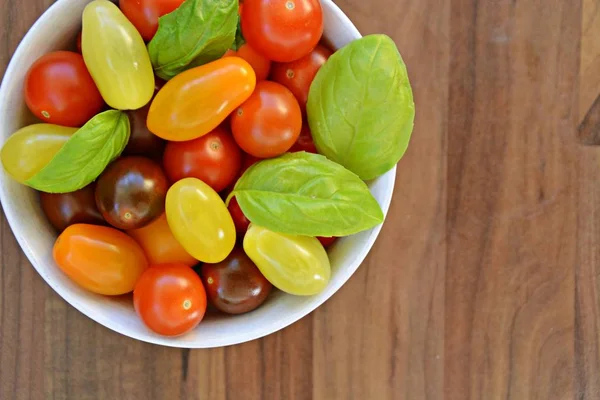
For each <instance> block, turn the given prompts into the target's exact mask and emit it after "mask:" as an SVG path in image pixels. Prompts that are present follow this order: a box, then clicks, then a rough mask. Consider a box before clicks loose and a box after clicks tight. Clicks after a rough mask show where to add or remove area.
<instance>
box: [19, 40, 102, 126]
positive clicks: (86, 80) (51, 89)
mask: <svg viewBox="0 0 600 400" xmlns="http://www.w3.org/2000/svg"><path fill="white" fill-rule="evenodd" d="M25 103H26V104H27V106H28V107H29V109H30V110H31V112H32V113H33V114H34V115H35V116H36V117H38V118H39V119H40V120H42V121H43V122H48V123H51V124H57V125H61V126H70V127H80V126H82V125H83V124H85V123H86V122H87V121H88V120H89V119H90V118H92V117H93V116H94V115H96V114H97V113H99V112H100V111H101V110H102V107H103V106H104V100H102V96H101V95H100V92H99V91H98V88H97V87H96V84H95V83H94V80H93V79H92V76H91V75H90V73H89V72H88V70H87V68H86V65H85V62H84V61H83V57H82V56H81V54H79V53H75V52H72V51H54V52H52V53H48V54H45V55H43V56H42V57H40V58H39V59H38V60H37V61H36V62H35V63H33V65H32V66H31V68H30V69H29V71H28V72H27V75H26V76H25Z"/></svg>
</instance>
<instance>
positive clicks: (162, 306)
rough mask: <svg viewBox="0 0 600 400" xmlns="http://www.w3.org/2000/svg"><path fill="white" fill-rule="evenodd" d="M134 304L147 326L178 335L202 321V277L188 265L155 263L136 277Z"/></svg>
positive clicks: (203, 309)
mask: <svg viewBox="0 0 600 400" xmlns="http://www.w3.org/2000/svg"><path fill="white" fill-rule="evenodd" d="M133 305H134V307H135V311H136V313H137V314H138V316H139V317H140V318H141V320H142V321H143V322H144V324H146V326H147V327H148V328H150V329H151V330H153V331H154V332H156V333H158V334H160V335H165V336H177V335H182V334H184V333H186V332H189V331H191V330H192V329H194V328H195V327H196V326H197V325H198V324H199V323H200V321H202V318H203V317H204V313H205V312H206V292H205V290H204V286H202V280H201V279H200V277H199V276H198V275H197V274H196V273H195V272H194V270H192V269H191V268H190V267H188V266H187V265H183V264H161V265H155V266H151V267H150V268H148V269H147V270H146V271H144V273H143V274H142V276H141V277H140V278H139V280H138V281H137V283H136V285H135V289H134V290H133Z"/></svg>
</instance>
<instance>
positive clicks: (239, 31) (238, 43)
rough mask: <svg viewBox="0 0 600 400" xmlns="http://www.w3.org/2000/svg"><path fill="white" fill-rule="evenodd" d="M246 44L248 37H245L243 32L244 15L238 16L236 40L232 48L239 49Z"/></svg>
mask: <svg viewBox="0 0 600 400" xmlns="http://www.w3.org/2000/svg"><path fill="white" fill-rule="evenodd" d="M244 44H246V39H244V35H243V34H242V17H238V24H237V30H236V31H235V40H234V41H233V44H232V45H231V49H232V50H235V51H238V50H239V49H240V47H242V46H243V45H244Z"/></svg>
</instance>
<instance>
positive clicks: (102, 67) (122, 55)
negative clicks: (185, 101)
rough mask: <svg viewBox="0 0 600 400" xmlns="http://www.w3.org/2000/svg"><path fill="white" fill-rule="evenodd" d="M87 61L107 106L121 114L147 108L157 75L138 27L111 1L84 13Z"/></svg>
mask: <svg viewBox="0 0 600 400" xmlns="http://www.w3.org/2000/svg"><path fill="white" fill-rule="evenodd" d="M81 49H82V52H83V59H84V61H85V65H86V66H87V68H88V70H89V72H90V74H91V75H92V78H93V79H94V82H95V83H96V86H98V90H100V94H101V95H102V98H103V99H104V101H106V103H107V104H108V105H109V106H111V107H112V108H116V109H118V110H135V109H138V108H140V107H143V106H145V105H146V103H148V102H149V101H150V99H151V98H152V95H153V94H154V71H153V70H152V64H151V63H150V56H149V55H148V51H147V50H146V44H145V43H144V40H143V39H142V36H141V35H140V33H139V32H138V31H137V29H136V28H135V26H133V24H132V23H131V22H129V20H128V19H127V17H125V15H124V14H123V13H122V12H121V10H120V9H119V7H117V6H116V5H115V4H113V3H111V2H110V1H108V0H94V1H92V2H91V3H89V4H88V5H87V6H86V7H85V9H84V10H83V31H82V36H81Z"/></svg>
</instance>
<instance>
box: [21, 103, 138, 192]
mask: <svg viewBox="0 0 600 400" xmlns="http://www.w3.org/2000/svg"><path fill="white" fill-rule="evenodd" d="M128 140H129V118H127V115H126V114H125V113H123V112H122V111H117V110H109V111H105V112H103V113H100V114H98V115H96V116H95V117H94V118H92V119H90V120H89V121H88V122H87V123H86V124H85V125H84V126H82V127H81V128H80V129H78V130H77V132H75V133H74V134H73V136H71V138H70V139H69V140H68V141H67V142H66V143H65V144H64V146H63V147H61V149H60V150H59V151H58V152H57V153H56V155H55V156H54V157H53V158H52V160H50V162H49V163H48V164H47V165H46V166H45V167H44V168H42V169H41V170H40V171H39V172H38V173H37V174H35V175H34V176H32V177H31V178H29V179H28V180H27V181H26V182H25V183H26V184H27V185H28V186H31V187H32V188H34V189H37V190H39V191H42V192H47V193H68V192H73V191H75V190H78V189H81V188H82V187H84V186H86V185H88V184H89V183H91V182H93V181H94V180H95V179H96V178H97V177H98V176H99V175H100V174H101V173H102V171H104V169H105V168H106V166H107V165H108V164H109V163H110V162H111V161H113V160H114V159H115V158H117V157H118V156H119V155H120V154H121V152H122V151H123V149H124V148H125V146H126V145H127V141H128Z"/></svg>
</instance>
